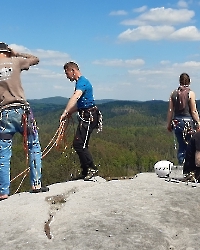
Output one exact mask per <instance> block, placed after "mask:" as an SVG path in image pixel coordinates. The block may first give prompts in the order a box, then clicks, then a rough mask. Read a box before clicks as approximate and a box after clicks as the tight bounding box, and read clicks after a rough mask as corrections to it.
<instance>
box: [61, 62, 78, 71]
mask: <svg viewBox="0 0 200 250" xmlns="http://www.w3.org/2000/svg"><path fill="white" fill-rule="evenodd" d="M67 68H72V69H73V68H75V69H77V70H79V66H78V64H77V63H75V62H66V63H65V65H64V69H67Z"/></svg>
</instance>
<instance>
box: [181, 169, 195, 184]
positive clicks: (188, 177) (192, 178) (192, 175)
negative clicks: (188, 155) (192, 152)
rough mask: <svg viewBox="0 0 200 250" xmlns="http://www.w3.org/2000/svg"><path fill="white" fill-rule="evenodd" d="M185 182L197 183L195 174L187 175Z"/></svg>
mask: <svg viewBox="0 0 200 250" xmlns="http://www.w3.org/2000/svg"><path fill="white" fill-rule="evenodd" d="M183 181H185V182H189V181H190V182H195V183H196V182H197V181H196V178H195V173H194V172H190V173H189V174H186V175H185V176H184V178H183Z"/></svg>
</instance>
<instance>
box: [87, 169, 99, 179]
mask: <svg viewBox="0 0 200 250" xmlns="http://www.w3.org/2000/svg"><path fill="white" fill-rule="evenodd" d="M97 173H98V170H97V169H92V168H89V169H88V173H87V176H86V177H85V178H84V181H89V180H90V179H91V178H92V177H94V176H96V175H97Z"/></svg>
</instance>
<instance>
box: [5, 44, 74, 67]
mask: <svg viewBox="0 0 200 250" xmlns="http://www.w3.org/2000/svg"><path fill="white" fill-rule="evenodd" d="M9 46H10V47H11V48H12V49H13V50H14V51H16V52H22V53H28V54H32V55H35V56H37V57H38V58H39V59H40V63H39V65H51V66H60V67H62V66H63V65H64V64H65V62H66V61H69V60H70V55H69V54H67V53H63V52H60V51H56V50H43V49H36V50H31V49H28V48H26V47H24V46H22V45H17V44H10V45H9Z"/></svg>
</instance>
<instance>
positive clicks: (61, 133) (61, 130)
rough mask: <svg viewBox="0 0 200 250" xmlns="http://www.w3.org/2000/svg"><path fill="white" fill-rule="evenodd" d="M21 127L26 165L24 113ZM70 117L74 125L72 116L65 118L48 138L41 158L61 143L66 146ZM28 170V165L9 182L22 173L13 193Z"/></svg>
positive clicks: (25, 122) (25, 120)
mask: <svg viewBox="0 0 200 250" xmlns="http://www.w3.org/2000/svg"><path fill="white" fill-rule="evenodd" d="M22 119H23V128H24V132H23V144H24V151H25V154H26V165H28V137H27V115H26V114H24V115H23V117H22ZM70 119H71V120H72V123H71V125H73V127H74V122H73V118H72V117H68V118H67V119H66V120H63V121H62V122H61V123H60V125H59V127H58V129H57V131H56V132H55V134H54V136H53V137H52V139H51V140H50V142H49V144H48V145H47V146H46V147H45V148H44V150H43V151H42V158H44V157H45V156H46V155H47V154H48V153H49V152H50V151H51V150H52V149H53V148H54V147H56V148H57V149H59V147H60V145H61V143H63V144H64V150H65V149H66V148H67V143H66V140H65V139H66V137H67V132H68V131H69V129H70V127H71V126H70V127H69V122H70ZM29 172H30V167H28V168H26V169H25V170H24V171H23V172H21V173H20V174H18V175H17V176H16V177H14V178H13V179H12V180H11V181H10V182H13V181H14V180H16V179H17V178H18V177H20V176H21V175H23V174H24V176H23V178H22V180H21V182H20V184H19V186H18V188H17V189H16V191H15V192H14V194H16V193H17V192H18V190H19V189H20V187H21V185H22V183H23V181H24V179H25V178H26V176H27V175H28V173H29Z"/></svg>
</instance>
